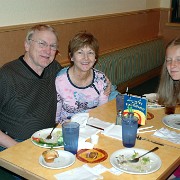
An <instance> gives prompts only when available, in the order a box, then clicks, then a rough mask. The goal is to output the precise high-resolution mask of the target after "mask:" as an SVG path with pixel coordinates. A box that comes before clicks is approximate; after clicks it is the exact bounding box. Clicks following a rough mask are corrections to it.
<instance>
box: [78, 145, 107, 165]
mask: <svg viewBox="0 0 180 180" xmlns="http://www.w3.org/2000/svg"><path fill="white" fill-rule="evenodd" d="M76 157H77V159H79V160H80V161H82V162H84V163H100V162H102V161H105V160H106V159H107V157H108V154H107V152H106V151H104V150H102V149H99V148H93V149H81V150H79V151H78V152H77V154H76Z"/></svg>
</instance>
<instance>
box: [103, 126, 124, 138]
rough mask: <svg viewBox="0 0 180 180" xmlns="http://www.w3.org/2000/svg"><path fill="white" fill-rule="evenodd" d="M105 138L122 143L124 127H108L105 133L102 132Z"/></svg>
mask: <svg viewBox="0 0 180 180" xmlns="http://www.w3.org/2000/svg"><path fill="white" fill-rule="evenodd" d="M101 133H102V134H104V135H105V136H109V137H112V138H115V139H118V140H121V141H122V126H121V125H114V124H112V125H111V126H109V127H107V128H106V129H104V131H103V132H101Z"/></svg>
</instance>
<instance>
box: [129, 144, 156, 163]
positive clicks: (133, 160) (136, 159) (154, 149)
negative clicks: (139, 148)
mask: <svg viewBox="0 0 180 180" xmlns="http://www.w3.org/2000/svg"><path fill="white" fill-rule="evenodd" d="M158 149H159V148H158V147H155V148H153V149H151V150H150V151H148V152H146V153H145V154H143V155H141V156H139V157H137V158H134V159H132V160H128V162H131V163H137V162H139V159H140V158H141V157H143V156H145V155H146V154H149V153H151V152H154V151H156V150H158Z"/></svg>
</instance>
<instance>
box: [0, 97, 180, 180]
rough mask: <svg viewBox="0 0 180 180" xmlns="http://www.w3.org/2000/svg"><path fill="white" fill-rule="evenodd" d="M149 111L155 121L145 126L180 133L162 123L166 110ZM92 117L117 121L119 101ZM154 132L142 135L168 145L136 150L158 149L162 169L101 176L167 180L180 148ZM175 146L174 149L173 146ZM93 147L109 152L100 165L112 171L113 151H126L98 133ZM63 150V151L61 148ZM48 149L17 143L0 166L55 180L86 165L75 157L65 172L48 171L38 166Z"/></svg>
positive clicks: (1, 155) (140, 144)
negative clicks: (68, 171) (146, 172)
mask: <svg viewBox="0 0 180 180" xmlns="http://www.w3.org/2000/svg"><path fill="white" fill-rule="evenodd" d="M148 112H150V113H152V114H153V115H154V118H153V119H151V120H147V121H146V125H144V127H146V126H152V125H153V126H154V128H155V129H160V128H161V127H164V128H167V129H169V130H171V131H172V130H173V131H176V132H178V133H179V131H178V130H175V129H171V128H168V127H167V126H165V125H164V124H163V123H162V118H163V117H164V116H166V114H165V113H164V109H163V108H162V109H148ZM175 113H176V114H178V113H179V114H180V106H178V107H177V108H176V112H175ZM89 114H90V116H91V117H96V118H99V119H100V120H103V121H108V122H111V123H114V122H115V119H116V102H115V100H112V101H109V102H108V103H106V104H104V105H102V106H99V107H97V108H95V109H92V110H91V111H90V112H89ZM153 133H154V132H148V133H143V134H140V135H141V136H142V137H146V138H148V139H150V140H154V141H156V142H160V143H163V144H165V145H164V146H160V145H157V144H154V143H152V142H148V141H144V140H136V144H135V147H134V148H139V149H145V150H150V149H152V148H154V147H156V146H157V147H159V150H157V151H156V152H154V153H155V154H156V155H158V156H159V157H160V159H161V161H162V165H161V167H160V169H159V170H157V171H156V172H154V173H150V174H143V175H142V174H128V173H122V174H121V175H114V174H112V173H110V172H108V171H106V172H104V173H102V174H101V175H102V176H103V177H104V179H105V180H106V179H107V180H109V179H111V180H116V179H120V178H122V179H128V180H131V179H133V180H136V179H138V180H140V179H143V180H144V179H146V180H148V179H150V180H152V179H163V180H164V179H166V178H167V177H168V176H169V175H170V174H171V173H172V172H173V171H174V170H175V169H176V168H177V167H178V166H179V165H180V156H179V154H180V145H178V144H174V143H171V142H169V141H166V140H162V139H159V138H157V137H154V136H152V134H153ZM171 146H173V147H171ZM94 148H100V149H103V150H104V151H106V152H107V153H108V158H107V159H106V160H105V161H103V162H100V164H101V165H103V166H105V167H106V168H111V167H112V165H111V163H110V157H111V155H112V153H113V152H115V151H117V150H120V149H124V147H123V145H122V141H120V140H116V139H113V138H111V137H107V136H105V135H103V134H99V141H98V144H97V145H95V146H94ZM59 149H61V150H63V148H59ZM45 150H46V149H45V148H41V147H39V146H36V145H34V144H33V143H32V142H31V140H30V139H28V140H26V141H24V142H21V143H18V144H17V145H15V146H13V147H11V148H8V149H6V150H4V151H2V152H0V166H2V167H4V168H6V169H8V170H10V171H12V172H15V173H16V174H18V175H21V176H22V177H25V178H26V179H33V180H35V179H48V180H53V179H56V178H55V177H54V175H55V174H59V173H61V172H64V171H67V170H71V169H73V168H77V167H80V166H82V165H84V164H85V163H83V162H82V161H79V160H78V159H77V158H76V161H75V163H74V164H73V165H72V166H70V167H67V168H63V169H48V168H45V167H43V166H41V165H40V164H39V157H40V156H41V154H42V152H43V151H45ZM87 164H88V165H89V166H90V167H94V166H96V165H97V164H98V163H87Z"/></svg>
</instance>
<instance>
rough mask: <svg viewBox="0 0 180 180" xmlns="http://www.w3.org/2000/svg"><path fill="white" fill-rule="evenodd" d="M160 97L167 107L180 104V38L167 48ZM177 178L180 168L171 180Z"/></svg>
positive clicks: (161, 102) (160, 101)
mask: <svg viewBox="0 0 180 180" xmlns="http://www.w3.org/2000/svg"><path fill="white" fill-rule="evenodd" d="M158 96H159V98H158V102H159V104H163V105H165V106H176V105H177V104H179V103H180V38H177V39H175V40H173V41H172V42H170V43H169V44H168V46H167V48H166V60H165V62H164V65H163V69H162V74H161V79H160V84H159V88H158ZM176 177H177V178H179V177H180V166H179V167H178V168H177V169H176V171H175V172H174V173H173V174H172V175H171V177H170V178H169V179H172V178H176Z"/></svg>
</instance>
